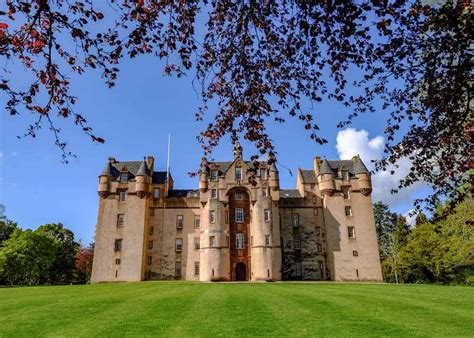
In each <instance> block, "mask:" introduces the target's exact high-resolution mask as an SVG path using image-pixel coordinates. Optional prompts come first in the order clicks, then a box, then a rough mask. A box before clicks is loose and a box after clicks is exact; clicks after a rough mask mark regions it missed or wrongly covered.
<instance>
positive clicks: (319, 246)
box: [316, 243, 323, 252]
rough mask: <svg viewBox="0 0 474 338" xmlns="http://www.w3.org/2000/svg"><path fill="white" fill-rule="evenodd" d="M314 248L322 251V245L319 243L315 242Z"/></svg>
mask: <svg viewBox="0 0 474 338" xmlns="http://www.w3.org/2000/svg"><path fill="white" fill-rule="evenodd" d="M316 249H317V250H318V252H322V251H323V246H322V245H321V244H319V243H318V244H316Z"/></svg>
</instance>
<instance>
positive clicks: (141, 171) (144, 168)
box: [136, 161, 149, 176]
mask: <svg viewBox="0 0 474 338" xmlns="http://www.w3.org/2000/svg"><path fill="white" fill-rule="evenodd" d="M148 172H149V170H148V166H147V165H146V162H145V161H143V162H142V164H140V168H138V172H137V174H136V176H146V175H148Z"/></svg>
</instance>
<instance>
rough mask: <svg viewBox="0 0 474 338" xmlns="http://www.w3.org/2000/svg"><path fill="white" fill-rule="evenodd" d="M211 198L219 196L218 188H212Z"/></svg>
mask: <svg viewBox="0 0 474 338" xmlns="http://www.w3.org/2000/svg"><path fill="white" fill-rule="evenodd" d="M211 198H213V199H214V198H217V189H211Z"/></svg>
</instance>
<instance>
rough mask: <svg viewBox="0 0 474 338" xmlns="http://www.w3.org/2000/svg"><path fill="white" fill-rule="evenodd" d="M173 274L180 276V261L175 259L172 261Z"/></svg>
mask: <svg viewBox="0 0 474 338" xmlns="http://www.w3.org/2000/svg"><path fill="white" fill-rule="evenodd" d="M174 275H175V276H176V277H181V261H176V262H175V263H174Z"/></svg>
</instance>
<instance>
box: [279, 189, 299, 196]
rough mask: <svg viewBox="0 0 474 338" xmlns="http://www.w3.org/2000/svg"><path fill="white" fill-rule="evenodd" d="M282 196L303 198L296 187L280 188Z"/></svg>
mask: <svg viewBox="0 0 474 338" xmlns="http://www.w3.org/2000/svg"><path fill="white" fill-rule="evenodd" d="M280 198H301V195H300V192H299V190H296V189H280Z"/></svg>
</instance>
